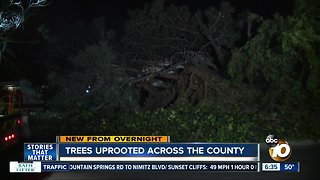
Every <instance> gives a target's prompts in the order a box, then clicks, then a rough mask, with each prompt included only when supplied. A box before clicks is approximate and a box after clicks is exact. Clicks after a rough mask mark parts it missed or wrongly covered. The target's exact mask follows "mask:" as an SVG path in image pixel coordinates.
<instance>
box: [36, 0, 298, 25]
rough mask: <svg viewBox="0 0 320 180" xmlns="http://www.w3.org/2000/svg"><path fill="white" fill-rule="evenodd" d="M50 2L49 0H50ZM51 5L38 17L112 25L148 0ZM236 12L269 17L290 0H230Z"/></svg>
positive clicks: (201, 2)
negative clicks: (99, 20)
mask: <svg viewBox="0 0 320 180" xmlns="http://www.w3.org/2000/svg"><path fill="white" fill-rule="evenodd" d="M49 1H50V0H49ZM51 2H52V3H51V5H50V6H48V7H45V8H43V9H42V10H41V13H42V14H43V15H42V16H41V19H42V20H44V21H47V20H48V19H49V20H50V21H52V20H56V21H57V20H62V21H63V20H67V19H92V18H94V17H100V16H104V17H105V19H106V21H107V25H108V26H109V27H110V28H115V27H118V26H120V25H121V23H122V22H123V21H124V20H125V18H126V13H127V10H128V9H135V8H141V7H143V6H144V4H145V3H151V2H152V1H151V0H51ZM166 2H167V4H171V3H174V4H177V5H189V6H190V7H191V8H207V7H209V6H211V5H215V6H216V5H218V4H219V3H220V2H221V0H167V1H166ZM229 2H231V4H232V5H233V6H235V7H236V8H237V9H238V10H239V11H242V10H250V11H253V12H255V13H257V14H260V15H263V16H267V17H271V16H272V15H273V14H274V13H276V12H279V13H280V14H283V15H287V14H290V13H291V11H292V6H293V0H229Z"/></svg>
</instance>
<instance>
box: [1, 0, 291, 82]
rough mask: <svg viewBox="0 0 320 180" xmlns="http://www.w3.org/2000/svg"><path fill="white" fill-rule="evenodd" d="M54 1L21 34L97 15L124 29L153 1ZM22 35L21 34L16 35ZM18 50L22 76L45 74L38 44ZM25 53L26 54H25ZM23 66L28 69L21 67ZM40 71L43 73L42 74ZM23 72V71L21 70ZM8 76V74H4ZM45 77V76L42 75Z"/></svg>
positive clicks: (281, 2) (263, 1) (242, 3)
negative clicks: (133, 11)
mask: <svg viewBox="0 0 320 180" xmlns="http://www.w3.org/2000/svg"><path fill="white" fill-rule="evenodd" d="M49 2H51V4H50V5H49V6H47V7H43V8H39V9H37V10H35V11H34V14H33V15H32V16H31V18H30V19H29V20H28V21H27V22H25V23H24V29H23V30H20V31H23V32H22V33H21V34H22V36H23V38H26V39H27V40H33V39H34V33H35V29H36V28H37V27H38V26H39V25H40V24H46V25H48V26H54V27H58V26H59V25H61V24H65V23H68V22H72V21H77V20H91V19H94V18H96V17H104V18H105V21H106V26H107V28H108V29H113V30H116V31H119V30H121V28H122V25H123V22H124V21H125V20H126V18H127V10H128V9H136V8H142V7H143V6H144V4H145V3H151V2H152V1H151V0H49ZM166 2H167V4H171V3H174V4H176V5H188V6H189V7H190V8H192V9H197V8H208V7H210V6H212V5H214V6H216V7H217V6H218V5H219V3H220V2H221V1H220V0H167V1H166ZM229 2H230V3H231V5H232V6H234V7H236V10H237V11H239V12H241V11H245V10H249V11H251V12H255V13H257V14H259V15H262V16H265V17H272V16H273V15H274V14H275V13H276V12H278V13H279V14H281V15H290V14H291V13H292V9H293V0H230V1H229ZM15 38H16V39H21V37H18V36H17V37H15ZM16 50H17V51H15V52H18V54H19V55H20V56H19V57H18V59H19V60H18V61H17V62H18V63H20V64H21V66H20V70H19V71H21V72H24V73H22V76H25V77H27V78H31V79H33V78H35V79H37V78H38V77H44V75H43V74H44V73H45V72H43V71H42V72H41V67H39V64H37V65H34V63H30V62H32V61H34V59H36V61H41V59H40V58H39V57H38V59H37V55H38V54H39V52H38V51H39V50H38V49H35V47H34V46H29V47H26V48H23V47H21V46H20V47H18V48H16ZM21 56H22V57H21ZM21 69H28V70H27V71H26V70H21ZM39 73H40V74H39ZM20 76H21V74H20ZM17 78H20V77H19V75H16V76H15V75H12V76H10V77H9V79H17ZM1 79H4V76H2V77H1ZM42 80H43V78H42Z"/></svg>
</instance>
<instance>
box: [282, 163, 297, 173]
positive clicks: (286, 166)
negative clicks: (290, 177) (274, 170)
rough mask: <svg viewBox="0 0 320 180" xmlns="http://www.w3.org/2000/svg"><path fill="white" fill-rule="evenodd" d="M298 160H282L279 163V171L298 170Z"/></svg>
mask: <svg viewBox="0 0 320 180" xmlns="http://www.w3.org/2000/svg"><path fill="white" fill-rule="evenodd" d="M299 171H300V167H299V162H283V163H280V172H299Z"/></svg>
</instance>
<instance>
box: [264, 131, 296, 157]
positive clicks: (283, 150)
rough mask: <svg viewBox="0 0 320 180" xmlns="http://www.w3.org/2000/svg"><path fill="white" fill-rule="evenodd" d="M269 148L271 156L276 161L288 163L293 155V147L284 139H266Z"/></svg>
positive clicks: (271, 137) (270, 137)
mask: <svg viewBox="0 0 320 180" xmlns="http://www.w3.org/2000/svg"><path fill="white" fill-rule="evenodd" d="M266 143H267V145H268V146H269V155H270V157H271V158H272V159H273V160H275V161H286V160H287V159H289V157H290V155H291V147H290V146H289V144H288V142H287V141H286V140H284V139H278V138H276V137H275V136H274V135H269V136H268V137H267V138H266Z"/></svg>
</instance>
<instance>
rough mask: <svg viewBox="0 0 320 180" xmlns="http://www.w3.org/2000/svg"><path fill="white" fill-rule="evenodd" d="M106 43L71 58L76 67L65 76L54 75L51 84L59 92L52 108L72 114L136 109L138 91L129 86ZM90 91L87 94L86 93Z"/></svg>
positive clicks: (103, 42) (72, 64)
mask: <svg viewBox="0 0 320 180" xmlns="http://www.w3.org/2000/svg"><path fill="white" fill-rule="evenodd" d="M117 60H118V59H117V56H116V55H115V53H114V52H113V50H112V49H111V47H110V45H109V43H108V42H107V41H102V42H100V43H99V44H97V45H89V46H87V47H86V48H85V49H84V50H81V51H79V52H78V53H77V54H76V55H74V56H71V57H70V58H69V62H68V63H69V64H70V66H71V67H73V68H72V69H71V70H70V71H68V72H65V73H64V74H57V73H56V74H52V75H51V76H50V77H49V82H50V85H51V87H52V88H56V94H55V96H54V97H53V98H52V99H51V101H50V103H51V104H50V105H51V108H53V109H55V110H62V111H69V110H72V109H73V108H77V107H83V108H87V109H90V110H92V111H96V110H98V109H101V108H102V107H103V108H110V110H114V108H121V109H123V110H127V109H130V108H131V107H133V106H135V105H136V104H137V103H136V99H137V98H136V97H137V96H136V95H135V90H134V89H133V88H132V87H130V86H128V85H127V84H126V83H127V80H128V79H127V77H126V74H125V69H124V67H123V66H122V65H121V64H120V63H119V62H117ZM86 91H87V92H86Z"/></svg>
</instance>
